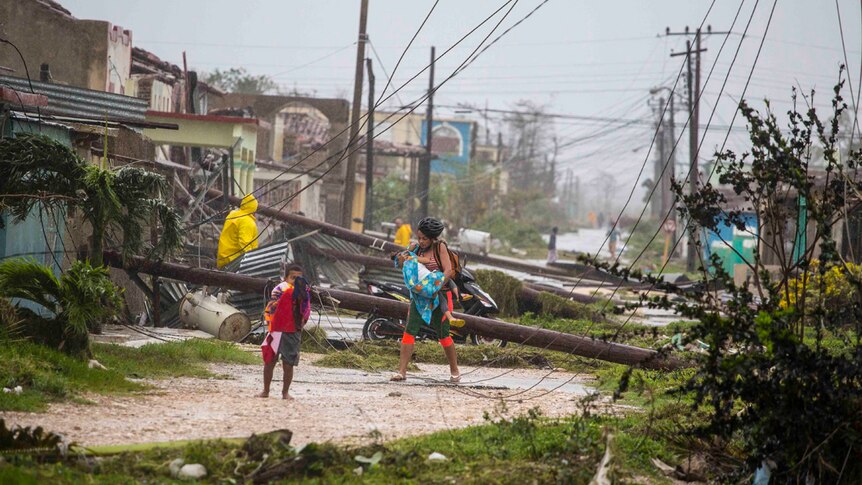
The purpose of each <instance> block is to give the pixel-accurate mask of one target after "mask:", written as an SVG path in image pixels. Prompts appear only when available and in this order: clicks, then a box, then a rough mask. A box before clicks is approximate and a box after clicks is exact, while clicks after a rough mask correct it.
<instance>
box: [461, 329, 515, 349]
mask: <svg viewBox="0 0 862 485" xmlns="http://www.w3.org/2000/svg"><path fill="white" fill-rule="evenodd" d="M470 343H472V344H473V345H493V346H494V347H499V348H501V349H502V348H503V347H505V346H506V344H508V343H509V342H507V341H505V340H501V339H498V338H488V337H480V336H478V335H476V334H475V333H471V334H470Z"/></svg>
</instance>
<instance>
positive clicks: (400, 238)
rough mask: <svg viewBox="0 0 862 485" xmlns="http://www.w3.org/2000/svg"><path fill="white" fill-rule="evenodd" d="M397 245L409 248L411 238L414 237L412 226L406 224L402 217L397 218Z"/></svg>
mask: <svg viewBox="0 0 862 485" xmlns="http://www.w3.org/2000/svg"><path fill="white" fill-rule="evenodd" d="M394 222H395V244H396V245H398V246H404V247H407V246H409V245H410V238H411V237H412V236H413V229H412V228H411V227H410V224H405V223H404V220H403V219H401V218H400V217H396V218H395V221H394Z"/></svg>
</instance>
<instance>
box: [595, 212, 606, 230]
mask: <svg viewBox="0 0 862 485" xmlns="http://www.w3.org/2000/svg"><path fill="white" fill-rule="evenodd" d="M596 223H597V224H598V226H596V227H597V228H599V229H601V228H603V227H605V213H604V212H599V217H598V219H597V220H596Z"/></svg>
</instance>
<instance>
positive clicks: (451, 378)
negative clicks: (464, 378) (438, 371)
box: [449, 374, 461, 384]
mask: <svg viewBox="0 0 862 485" xmlns="http://www.w3.org/2000/svg"><path fill="white" fill-rule="evenodd" d="M449 382H451V383H452V384H457V383H459V382H461V374H458V375H457V376H449Z"/></svg>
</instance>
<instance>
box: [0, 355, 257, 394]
mask: <svg viewBox="0 0 862 485" xmlns="http://www.w3.org/2000/svg"><path fill="white" fill-rule="evenodd" d="M93 352H94V354H95V357H96V359H97V360H98V361H99V362H101V363H102V364H103V365H104V366H105V367H107V368H108V370H101V369H90V368H88V366H87V362H86V361H84V360H79V359H75V358H72V357H69V356H67V355H65V354H63V353H61V352H58V351H55V350H52V349H49V348H48V347H45V346H42V345H38V344H35V343H32V342H27V341H18V342H12V343H5V344H3V345H0V386H2V387H8V388H14V387H15V386H21V387H22V388H23V389H24V392H22V393H21V394H20V395H16V394H13V393H8V394H7V393H0V411H43V410H45V409H46V407H47V405H48V403H50V402H55V401H63V400H76V401H77V402H85V401H83V400H82V399H81V398H80V395H81V394H84V393H96V394H129V393H133V392H139V391H143V390H145V389H147V386H145V385H143V384H141V383H137V382H133V381H130V380H128V379H127V377H130V378H154V379H159V378H165V377H180V376H187V377H213V374H212V373H211V372H210V371H209V370H207V368H206V364H207V363H210V362H228V363H237V364H257V363H259V362H260V359H259V358H258V356H257V355H255V354H250V353H248V352H244V351H242V350H240V349H239V348H237V347H236V346H234V345H233V344H230V343H228V342H221V341H216V340H200V339H192V340H187V341H185V342H170V343H165V344H149V345H145V346H143V347H141V348H139V349H133V348H129V347H121V346H119V345H109V344H96V345H93Z"/></svg>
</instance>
